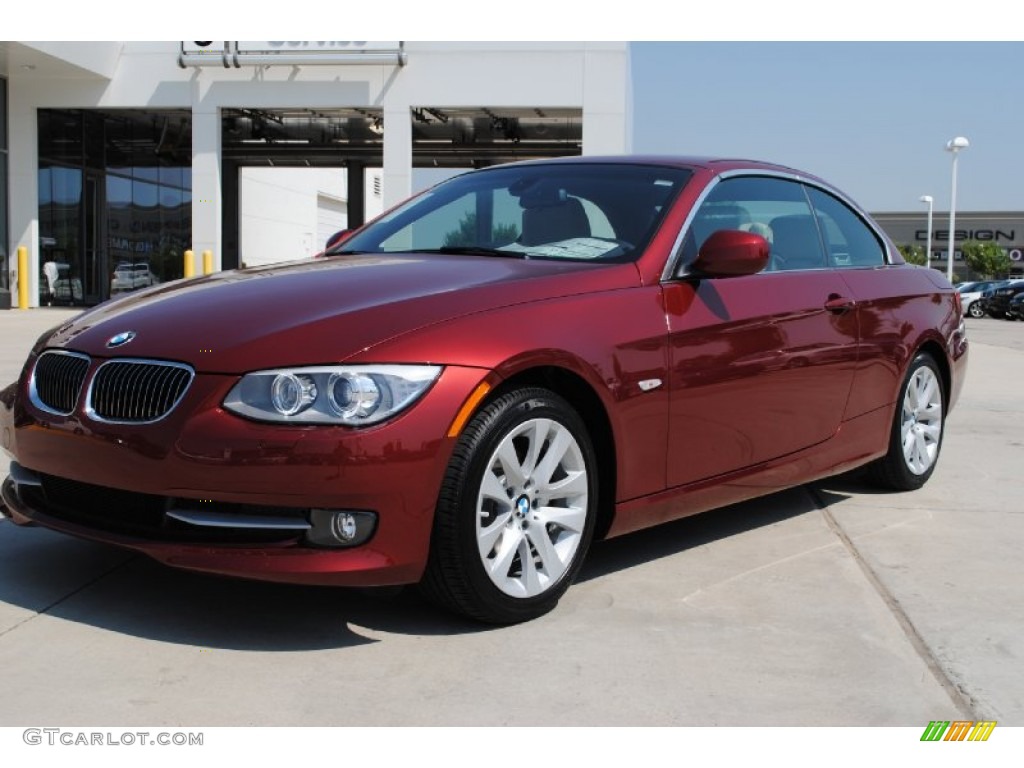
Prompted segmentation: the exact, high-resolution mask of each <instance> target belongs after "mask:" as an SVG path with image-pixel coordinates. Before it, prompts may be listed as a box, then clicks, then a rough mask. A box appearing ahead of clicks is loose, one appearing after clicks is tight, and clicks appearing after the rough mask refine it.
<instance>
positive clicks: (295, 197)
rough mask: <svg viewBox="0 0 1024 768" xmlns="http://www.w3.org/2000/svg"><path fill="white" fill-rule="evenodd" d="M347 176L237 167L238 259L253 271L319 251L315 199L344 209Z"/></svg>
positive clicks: (331, 172) (340, 172)
mask: <svg viewBox="0 0 1024 768" xmlns="http://www.w3.org/2000/svg"><path fill="white" fill-rule="evenodd" d="M346 176H347V174H346V172H345V171H343V170H340V169H337V168H241V169H240V170H239V185H238V186H239V193H238V196H239V206H238V209H239V216H240V222H239V224H240V235H241V243H240V251H239V261H241V262H242V263H244V264H245V265H246V266H249V267H255V266H259V265H261V264H274V263H277V262H282V261H293V260H295V259H308V258H312V256H313V254H315V253H317V252H318V251H321V250H323V245H324V240H323V239H321V235H320V210H319V206H318V201H319V198H324V199H325V201H334V202H335V203H340V204H341V205H342V206H344V204H345V201H346V200H347V198H348V184H347V180H346ZM328 204H329V203H328ZM341 228H343V227H339V229H341Z"/></svg>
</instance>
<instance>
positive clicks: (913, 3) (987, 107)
mask: <svg viewBox="0 0 1024 768" xmlns="http://www.w3.org/2000/svg"><path fill="white" fill-rule="evenodd" d="M44 7H45V8H46V15H45V16H43V15H42V14H38V15H36V14H34V12H33V10H32V8H31V7H30V8H28V9H26V10H24V13H23V14H21V15H10V16H9V17H6V18H5V31H6V33H7V34H6V35H5V36H6V37H7V38H9V39H26V40H28V39H49V40H60V39H107V40H109V39H125V40H160V39H169V38H173V39H177V38H191V37H196V36H199V34H198V33H199V32H202V33H203V36H204V37H209V38H211V39H214V38H226V39H227V38H230V39H261V38H266V37H268V36H272V37H274V38H275V39H282V38H284V39H294V40H308V39H313V38H315V37H323V36H328V35H326V34H325V30H329V31H330V33H331V34H330V35H329V36H331V37H346V36H348V37H360V38H364V39H370V40H388V39H406V40H410V39H412V40H494V39H503V40H536V39H542V40H631V41H635V42H632V43H631V45H630V50H631V67H632V78H633V106H634V109H633V131H634V141H633V151H634V152H637V153H643V152H648V153H668V154H689V155H725V156H731V157H747V158H752V159H759V160H770V161H774V162H779V163H783V164H785V165H790V166H793V167H795V168H799V169H801V170H804V171H807V172H809V173H812V174H814V175H817V176H820V177H822V178H824V179H826V180H827V181H829V182H831V183H833V184H834V185H835V186H837V187H839V188H840V189H842V190H843V191H844V192H846V193H847V194H848V195H850V196H851V197H852V198H853V199H854V200H856V201H857V202H858V203H859V204H860V205H861V206H862V207H864V208H865V209H867V210H869V211H873V212H881V211H915V210H925V206H924V204H923V203H921V202H920V201H919V198H920V197H921V196H922V195H931V196H932V197H933V198H934V200H935V203H934V204H935V211H936V212H940V211H948V209H949V202H950V192H951V166H952V156H951V155H950V153H948V152H946V151H944V150H945V145H946V142H947V141H949V140H950V139H952V138H953V137H955V136H965V137H966V138H967V139H968V140H969V141H970V147H969V148H968V149H966V150H964V151H963V152H961V153H960V157H959V160H958V184H957V209H958V210H971V211H1022V210H1024V184H1022V181H1024V131H1022V127H1024V98H1022V97H1024V42H993V40H995V39H996V38H998V37H1000V36H1002V37H1005V36H1006V35H1007V34H1008V33H1013V32H1015V31H1016V34H1017V35H1018V37H1020V36H1021V33H1020V29H1021V28H1020V27H1019V25H1017V26H1014V25H1015V24H1016V17H1015V15H1014V14H1013V13H1011V12H1010V10H1009V8H1010V7H1011V6H1009V5H1006V4H1005V3H1003V2H1002V0H971V3H970V4H963V3H957V2H952V0H929V2H927V3H924V2H921V0H858V2H857V3H847V2H835V3H823V2H821V0H772V2H771V3H766V2H764V1H763V0H731V1H730V2H729V3H680V4H676V5H675V6H672V5H670V4H666V3H664V2H662V0H629V2H627V3H618V4H608V5H604V6H601V7H600V9H599V10H598V5H596V4H585V3H581V2H578V0H577V1H576V2H565V1H564V0H563V2H561V3H557V2H551V0H517V2H516V3H514V4H512V5H508V4H501V3H489V4H480V3H477V2H467V1H466V0H431V2H430V3H425V2H422V0H382V1H381V2H375V3H363V4H341V5H339V4H338V3H337V2H336V0H330V1H328V0H306V2H304V3H303V4H302V5H301V6H300V7H297V8H296V10H295V12H287V13H274V14H267V13H241V12H239V7H238V6H235V5H233V4H227V3H225V4H210V3H209V2H208V0H176V2H175V5H174V9H175V12H174V13H173V14H160V15H157V16H153V15H151V14H140V13H139V11H138V9H139V6H138V3H137V2H135V0H104V3H103V9H104V12H103V13H96V6H95V5H94V4H88V3H81V2H79V1H78V0H49V2H48V3H46V5H45V6H44ZM269 29H272V30H273V31H272V33H268V30H269ZM665 37H671V38H676V39H677V40H678V41H677V42H649V41H651V40H656V39H659V38H665ZM715 39H718V40H722V39H730V40H734V41H736V42H708V41H709V40H715ZM822 40H832V41H836V42H820V41H822ZM937 41H960V42H937Z"/></svg>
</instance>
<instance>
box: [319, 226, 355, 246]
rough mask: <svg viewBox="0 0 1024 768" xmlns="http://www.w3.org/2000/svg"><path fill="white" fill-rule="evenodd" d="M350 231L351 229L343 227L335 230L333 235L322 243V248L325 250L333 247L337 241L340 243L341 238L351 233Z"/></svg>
mask: <svg viewBox="0 0 1024 768" xmlns="http://www.w3.org/2000/svg"><path fill="white" fill-rule="evenodd" d="M352 232H353V230H351V229H343V230H341V231H340V232H335V233H334V234H333V235H331V236H330V237H328V238H327V243H326V244H325V245H324V250H325V251H329V250H331V248H333V247H334V246H336V245H337V244H338V243H340V242H341V241H342V240H344V239H345V238H346V237H348V236H349V235H351V234H352Z"/></svg>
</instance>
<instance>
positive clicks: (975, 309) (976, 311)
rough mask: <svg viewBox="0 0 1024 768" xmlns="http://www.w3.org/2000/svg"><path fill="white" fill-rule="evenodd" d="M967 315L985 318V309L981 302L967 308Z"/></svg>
mask: <svg viewBox="0 0 1024 768" xmlns="http://www.w3.org/2000/svg"><path fill="white" fill-rule="evenodd" d="M967 314H968V315H970V316H971V317H974V318H978V317H984V316H985V307H984V306H983V305H982V303H981V302H980V301H974V302H971V306H969V307H968V308H967Z"/></svg>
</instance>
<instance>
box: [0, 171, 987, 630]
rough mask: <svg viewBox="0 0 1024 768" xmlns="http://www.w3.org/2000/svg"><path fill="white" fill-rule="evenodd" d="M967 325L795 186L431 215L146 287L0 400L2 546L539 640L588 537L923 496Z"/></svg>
mask: <svg viewBox="0 0 1024 768" xmlns="http://www.w3.org/2000/svg"><path fill="white" fill-rule="evenodd" d="M966 363H967V340H966V338H965V333H964V323H963V313H962V309H961V306H960V303H959V301H958V294H957V293H956V292H955V291H954V290H953V289H952V287H951V286H950V285H949V284H948V283H947V282H946V280H945V279H944V278H943V276H942V275H941V274H939V273H938V272H936V271H934V270H928V269H923V268H919V267H914V266H910V265H907V264H905V263H904V262H903V260H902V259H901V258H900V255H899V253H898V251H897V250H896V248H895V247H894V246H893V245H892V243H890V242H889V241H888V240H887V238H886V237H885V235H884V234H883V233H882V231H881V230H880V229H879V228H878V226H877V225H876V224H875V223H874V222H872V221H871V219H870V218H869V217H868V216H867V215H866V214H865V213H864V212H863V211H861V210H860V209H859V208H858V207H857V206H856V205H855V204H854V203H852V202H851V201H850V200H849V199H848V198H847V197H845V196H844V195H843V194H842V193H841V192H839V191H837V190H836V189H834V188H833V187H831V186H830V185H828V184H827V183H825V182H823V181H822V180H820V179H817V178H815V177H813V176H810V175H807V174H804V173H802V172H799V171H795V170H793V169H790V168H784V167H779V166H774V165H770V164H766V163H760V162H748V161H739V160H708V159H696V158H655V157H619V158H573V159H565V160H557V161H542V162H531V163H521V164H513V165H505V166H497V167H493V168H488V169H485V170H480V171H474V172H470V173H466V174H464V175H462V176H459V177H457V178H454V179H452V180H449V181H447V182H445V183H442V184H440V185H438V186H437V187H434V188H433V189H431V190H429V191H427V192H426V193H423V194H421V195H419V196H417V197H415V198H413V199H411V200H410V201H408V202H406V203H404V204H403V205H401V206H399V207H397V208H395V209H393V210H391V211H389V212H388V213H386V214H385V215H383V216H382V217H380V218H378V219H376V220H375V221H373V222H371V223H369V224H367V225H366V226H364V227H363V228H361V229H360V230H358V231H357V232H355V233H353V234H351V235H350V236H348V237H346V238H344V239H343V240H342V241H341V242H340V244H338V245H336V246H334V248H333V249H331V250H330V251H329V252H328V257H327V258H323V259H317V260H316V261H305V262H302V263H292V264H287V265H282V266H274V267H267V268H255V269H244V270H240V271H233V272H223V273H219V274H215V275H210V276H206V277H200V278H196V279H190V280H183V281H178V282H175V283H167V284H163V285H159V286H154V287H152V288H150V289H147V290H144V291H141V292H138V293H134V294H132V295H129V296H125V297H123V298H118V299H116V300H113V301H110V302H107V303H106V304H103V305H101V306H99V307H96V308H95V309H92V310H90V311H88V312H85V313H84V314H82V315H80V316H79V317H77V318H75V319H74V320H72V321H71V322H69V323H67V324H66V325H64V326H62V327H60V328H57V329H55V330H53V331H52V332H48V333H47V334H46V335H44V336H43V337H42V338H41V339H40V340H39V342H38V343H37V344H36V346H35V348H34V349H33V350H32V352H31V354H30V356H29V359H28V361H27V362H26V364H25V367H24V371H23V374H22V376H21V378H20V380H19V381H18V382H17V383H15V384H12V385H11V386H9V387H7V388H6V389H4V390H3V391H2V392H0V432H2V444H3V447H4V448H5V449H6V450H7V451H8V452H9V453H10V454H11V456H12V459H13V461H12V463H11V470H10V477H9V478H8V479H7V480H6V482H5V483H4V485H3V490H2V498H3V505H2V506H3V508H4V511H5V513H6V514H7V515H8V516H10V517H11V518H12V519H13V520H14V522H16V523H19V524H30V523H36V524H39V525H43V526H46V527H48V528H52V529H55V530H59V531H64V532H66V533H69V534H73V535H76V536H82V537H87V538H90V539H96V540H100V541H105V542H110V543H113V544H116V545H120V546H123V547H128V548H131V549H135V550H138V551H140V552H144V553H146V554H147V555H150V556H152V557H154V558H156V559H158V560H160V561H163V562H165V563H168V564H170V565H173V566H178V567H181V568H188V569H193V570H198V571H206V572H211V573H220V574H229V575H233V576H241V577H247V578H255V579H268V580H275V581H289V582H302V583H310V584H337V585H362V586H370V585H389V584H412V583H416V584H419V585H420V587H421V588H422V590H423V591H424V593H425V594H426V595H427V596H428V597H430V598H431V599H433V600H434V601H436V602H437V603H439V604H441V605H442V606H445V607H447V608H449V609H452V610H454V611H457V612H459V613H462V614H465V615H468V616H471V617H474V618H476V619H479V620H482V621H488V622H495V623H510V622H517V621H523V620H527V619H530V618H533V617H536V616H539V615H541V614H543V613H544V612H546V611H548V610H550V609H551V608H552V607H554V605H555V604H556V603H557V602H558V600H559V598H560V597H561V596H562V594H563V593H564V592H565V590H566V589H567V588H568V587H569V585H570V584H571V583H572V581H573V578H574V577H575V575H576V574H577V572H578V570H579V568H580V565H581V563H582V561H583V558H584V556H585V554H586V552H587V548H588V546H589V545H590V543H591V541H592V540H593V539H594V538H595V537H611V536H618V535H621V534H624V533H628V532H630V531H634V530H637V529H640V528H644V527H647V526H651V525H655V524H657V523H660V522H663V521H666V520H672V519H675V518H679V517H682V516H685V515H691V514H694V513H696V512H700V511H703V510H707V509H710V508H713V507H718V506H722V505H726V504H731V503H734V502H738V501H741V500H744V499H748V498H751V497H753V496H758V495H762V494H767V493H771V492H773V491H777V490H780V489H782V488H786V487H790V486H794V485H799V484H802V483H807V482H810V481H812V480H815V479H818V478H822V477H825V476H828V475H833V474H836V473H839V472H845V471H847V470H850V469H853V468H855V467H858V466H862V465H870V473H869V476H870V477H872V478H874V480H875V481H876V482H877V483H879V484H881V485H884V486H887V487H889V488H893V489H897V490H910V489H914V488H917V487H919V486H921V485H922V484H923V483H925V482H926V481H927V480H928V478H929V476H930V475H931V474H932V472H933V471H934V470H935V467H936V462H937V461H938V458H939V450H940V448H941V446H942V436H943V427H944V422H945V417H946V415H947V414H948V413H949V410H950V408H952V407H953V405H954V403H955V402H956V400H957V396H958V394H959V392H960V389H961V386H962V384H963V380H964V373H965V368H966Z"/></svg>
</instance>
